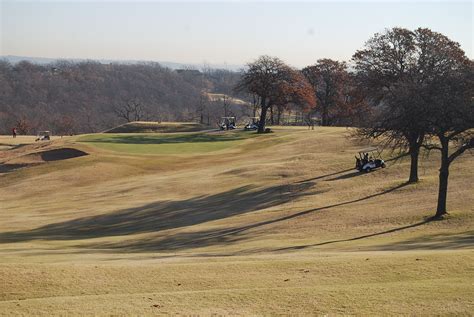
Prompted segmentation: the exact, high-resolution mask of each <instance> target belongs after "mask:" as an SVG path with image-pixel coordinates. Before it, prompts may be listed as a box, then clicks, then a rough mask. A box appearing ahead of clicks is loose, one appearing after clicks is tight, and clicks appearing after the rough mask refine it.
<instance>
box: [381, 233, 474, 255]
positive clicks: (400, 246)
mask: <svg viewBox="0 0 474 317" xmlns="http://www.w3.org/2000/svg"><path fill="white" fill-rule="evenodd" d="M472 248H474V231H473V230H471V231H465V232H460V233H438V234H431V235H424V236H420V237H415V238H411V239H407V240H403V241H398V242H395V243H390V244H384V245H381V246H376V247H374V248H373V249H376V250H383V251H407V250H420V249H421V250H444V249H449V250H452V249H472Z"/></svg>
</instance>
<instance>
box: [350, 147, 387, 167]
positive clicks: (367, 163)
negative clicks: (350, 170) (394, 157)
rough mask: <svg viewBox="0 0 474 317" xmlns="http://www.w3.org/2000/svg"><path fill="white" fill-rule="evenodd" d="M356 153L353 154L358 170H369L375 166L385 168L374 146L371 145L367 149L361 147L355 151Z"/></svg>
mask: <svg viewBox="0 0 474 317" xmlns="http://www.w3.org/2000/svg"><path fill="white" fill-rule="evenodd" d="M357 154H358V155H356V156H355V159H356V166H355V168H356V169H357V170H358V171H359V172H366V173H368V172H370V171H371V170H373V169H376V168H379V167H381V168H385V161H384V160H383V159H382V156H381V155H380V151H379V149H377V148H376V147H371V148H367V149H362V150H360V151H359V152H357Z"/></svg>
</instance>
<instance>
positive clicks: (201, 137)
mask: <svg viewBox="0 0 474 317" xmlns="http://www.w3.org/2000/svg"><path fill="white" fill-rule="evenodd" d="M246 138H248V137H247V136H245V135H242V134H237V133H232V134H209V133H193V134H179V135H162V134H160V135H124V136H122V135H121V136H115V135H113V136H104V137H96V138H94V139H91V140H87V139H85V140H81V142H88V143H120V144H173V143H192V142H201V143H202V142H226V141H238V140H243V139H246Z"/></svg>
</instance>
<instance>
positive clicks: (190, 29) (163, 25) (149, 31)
mask: <svg viewBox="0 0 474 317" xmlns="http://www.w3.org/2000/svg"><path fill="white" fill-rule="evenodd" d="M0 2H1V12H0V17H1V32H0V33H1V46H0V55H22V56H36V57H53V58H91V59H134V60H155V61H173V62H181V63H203V62H207V63H212V64H223V63H227V64H244V63H246V62H249V61H252V60H253V59H255V58H256V57H258V56H259V55H262V54H268V55H273V56H278V57H280V58H281V59H283V60H284V61H286V62H288V63H289V64H291V65H293V66H297V67H302V66H305V65H309V64H313V63H315V62H316V60H317V59H319V58H324V57H328V58H333V59H339V60H348V59H350V57H351V56H352V54H353V53H354V52H355V50H357V49H359V48H361V47H362V46H363V45H364V42H365V41H366V40H367V39H369V37H371V36H372V35H373V34H374V33H375V32H381V31H383V30H384V29H385V28H390V27H394V26H401V27H406V28H410V29H414V28H417V27H428V28H431V29H432V30H434V31H438V32H441V33H443V34H445V35H447V36H448V37H450V38H451V39H453V40H455V41H457V42H459V43H460V44H461V46H462V48H463V49H464V50H465V51H466V54H467V55H468V56H469V57H470V58H473V47H472V46H473V4H472V1H464V2H455V1H445V2H441V1H436V2H431V1H430V2H428V1H422V2H414V1H398V2H388V1H364V2H360V1H349V2H348V1H346V2H321V1H318V2H317V1H311V2H309V1H306V2H281V1H260V2H250V1H214V2H202V1H190V2H171V1H169V2H165V1H145V2H133V1H118V2H116V1H48V2H47V1H12V0H0Z"/></svg>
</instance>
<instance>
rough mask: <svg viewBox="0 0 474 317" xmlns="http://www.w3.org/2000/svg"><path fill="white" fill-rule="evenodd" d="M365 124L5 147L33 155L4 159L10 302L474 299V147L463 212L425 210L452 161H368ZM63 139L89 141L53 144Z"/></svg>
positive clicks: (123, 308)
mask: <svg viewBox="0 0 474 317" xmlns="http://www.w3.org/2000/svg"><path fill="white" fill-rule="evenodd" d="M349 132H350V131H349V130H348V129H346V128H326V127H317V128H316V129H315V130H314V131H310V130H307V129H304V128H276V129H275V133H273V134H267V135H261V136H256V134H254V133H243V132H231V133H227V132H226V133H215V134H212V133H203V132H197V133H194V132H193V133H176V134H150V133H145V134H113V133H112V134H96V135H85V136H77V137H67V138H66V137H65V138H63V139H55V140H54V141H52V142H50V143H47V142H46V143H42V144H38V143H33V144H30V145H23V146H21V147H18V148H16V149H13V150H8V151H0V165H1V166H7V165H9V164H17V165H18V166H17V168H16V169H8V170H7V169H5V170H3V169H2V172H1V173H0V180H1V183H0V206H1V213H0V243H1V248H0V253H1V257H0V259H1V260H0V314H2V315H15V314H16V315H21V314H23V315H28V314H30V315H33V314H34V315H44V316H50V315H65V314H68V315H83V314H88V315H92V314H95V315H111V314H114V315H156V314H162V315H166V314H175V313H180V314H200V315H210V314H223V315H227V314H241V315H274V314H303V315H308V314H361V315H374V314H375V315H381V314H403V315H407V314H411V315H431V314H441V315H448V314H456V315H470V314H472V312H473V311H474V301H473V298H474V278H473V276H474V270H473V268H472V263H473V260H474V252H473V246H474V230H473V224H474V213H473V211H474V210H473V206H474V197H473V195H472V183H473V182H474V158H473V157H472V156H469V155H465V156H463V157H460V158H459V160H458V161H456V162H455V163H454V164H453V165H452V167H451V170H450V173H451V176H450V185H449V194H448V206H449V210H450V211H451V212H450V215H449V216H448V217H447V219H445V220H443V221H427V219H428V217H430V216H431V215H432V214H433V208H435V207H436V188H437V181H438V174H437V172H438V168H439V166H438V165H439V158H438V157H437V156H436V155H431V156H429V157H427V158H424V159H423V160H422V163H421V168H420V177H421V181H420V182H419V183H417V184H413V185H411V184H410V185H407V184H406V183H405V180H406V176H407V173H408V170H409V160H408V158H407V157H402V158H399V159H397V160H394V159H393V160H392V159H391V158H392V157H391V156H390V154H389V153H384V154H383V155H384V158H385V159H386V160H387V161H388V162H387V165H388V166H387V168H385V169H383V170H377V171H373V172H371V173H358V172H356V171H355V170H354V169H353V167H354V161H353V160H354V154H355V152H356V150H357V149H359V148H361V147H364V146H365V145H362V144H357V143H355V142H354V141H352V140H350V139H348V138H347V135H348V133H349ZM8 140H9V139H8V138H7V137H0V143H1V144H7V141H8ZM8 142H9V141H8ZM40 146H41V147H40ZM54 149H76V150H78V151H82V152H84V153H86V154H87V155H82V156H77V157H74V158H68V157H66V158H65V159H59V160H49V161H46V160H45V159H44V158H45V157H47V156H44V155H41V154H38V153H44V152H46V153H53V154H54V153H59V152H47V151H51V150H54ZM35 153H36V154H35ZM61 153H62V152H61ZM67 153H70V152H67ZM78 153H79V152H78ZM142 154H147V155H142Z"/></svg>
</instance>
